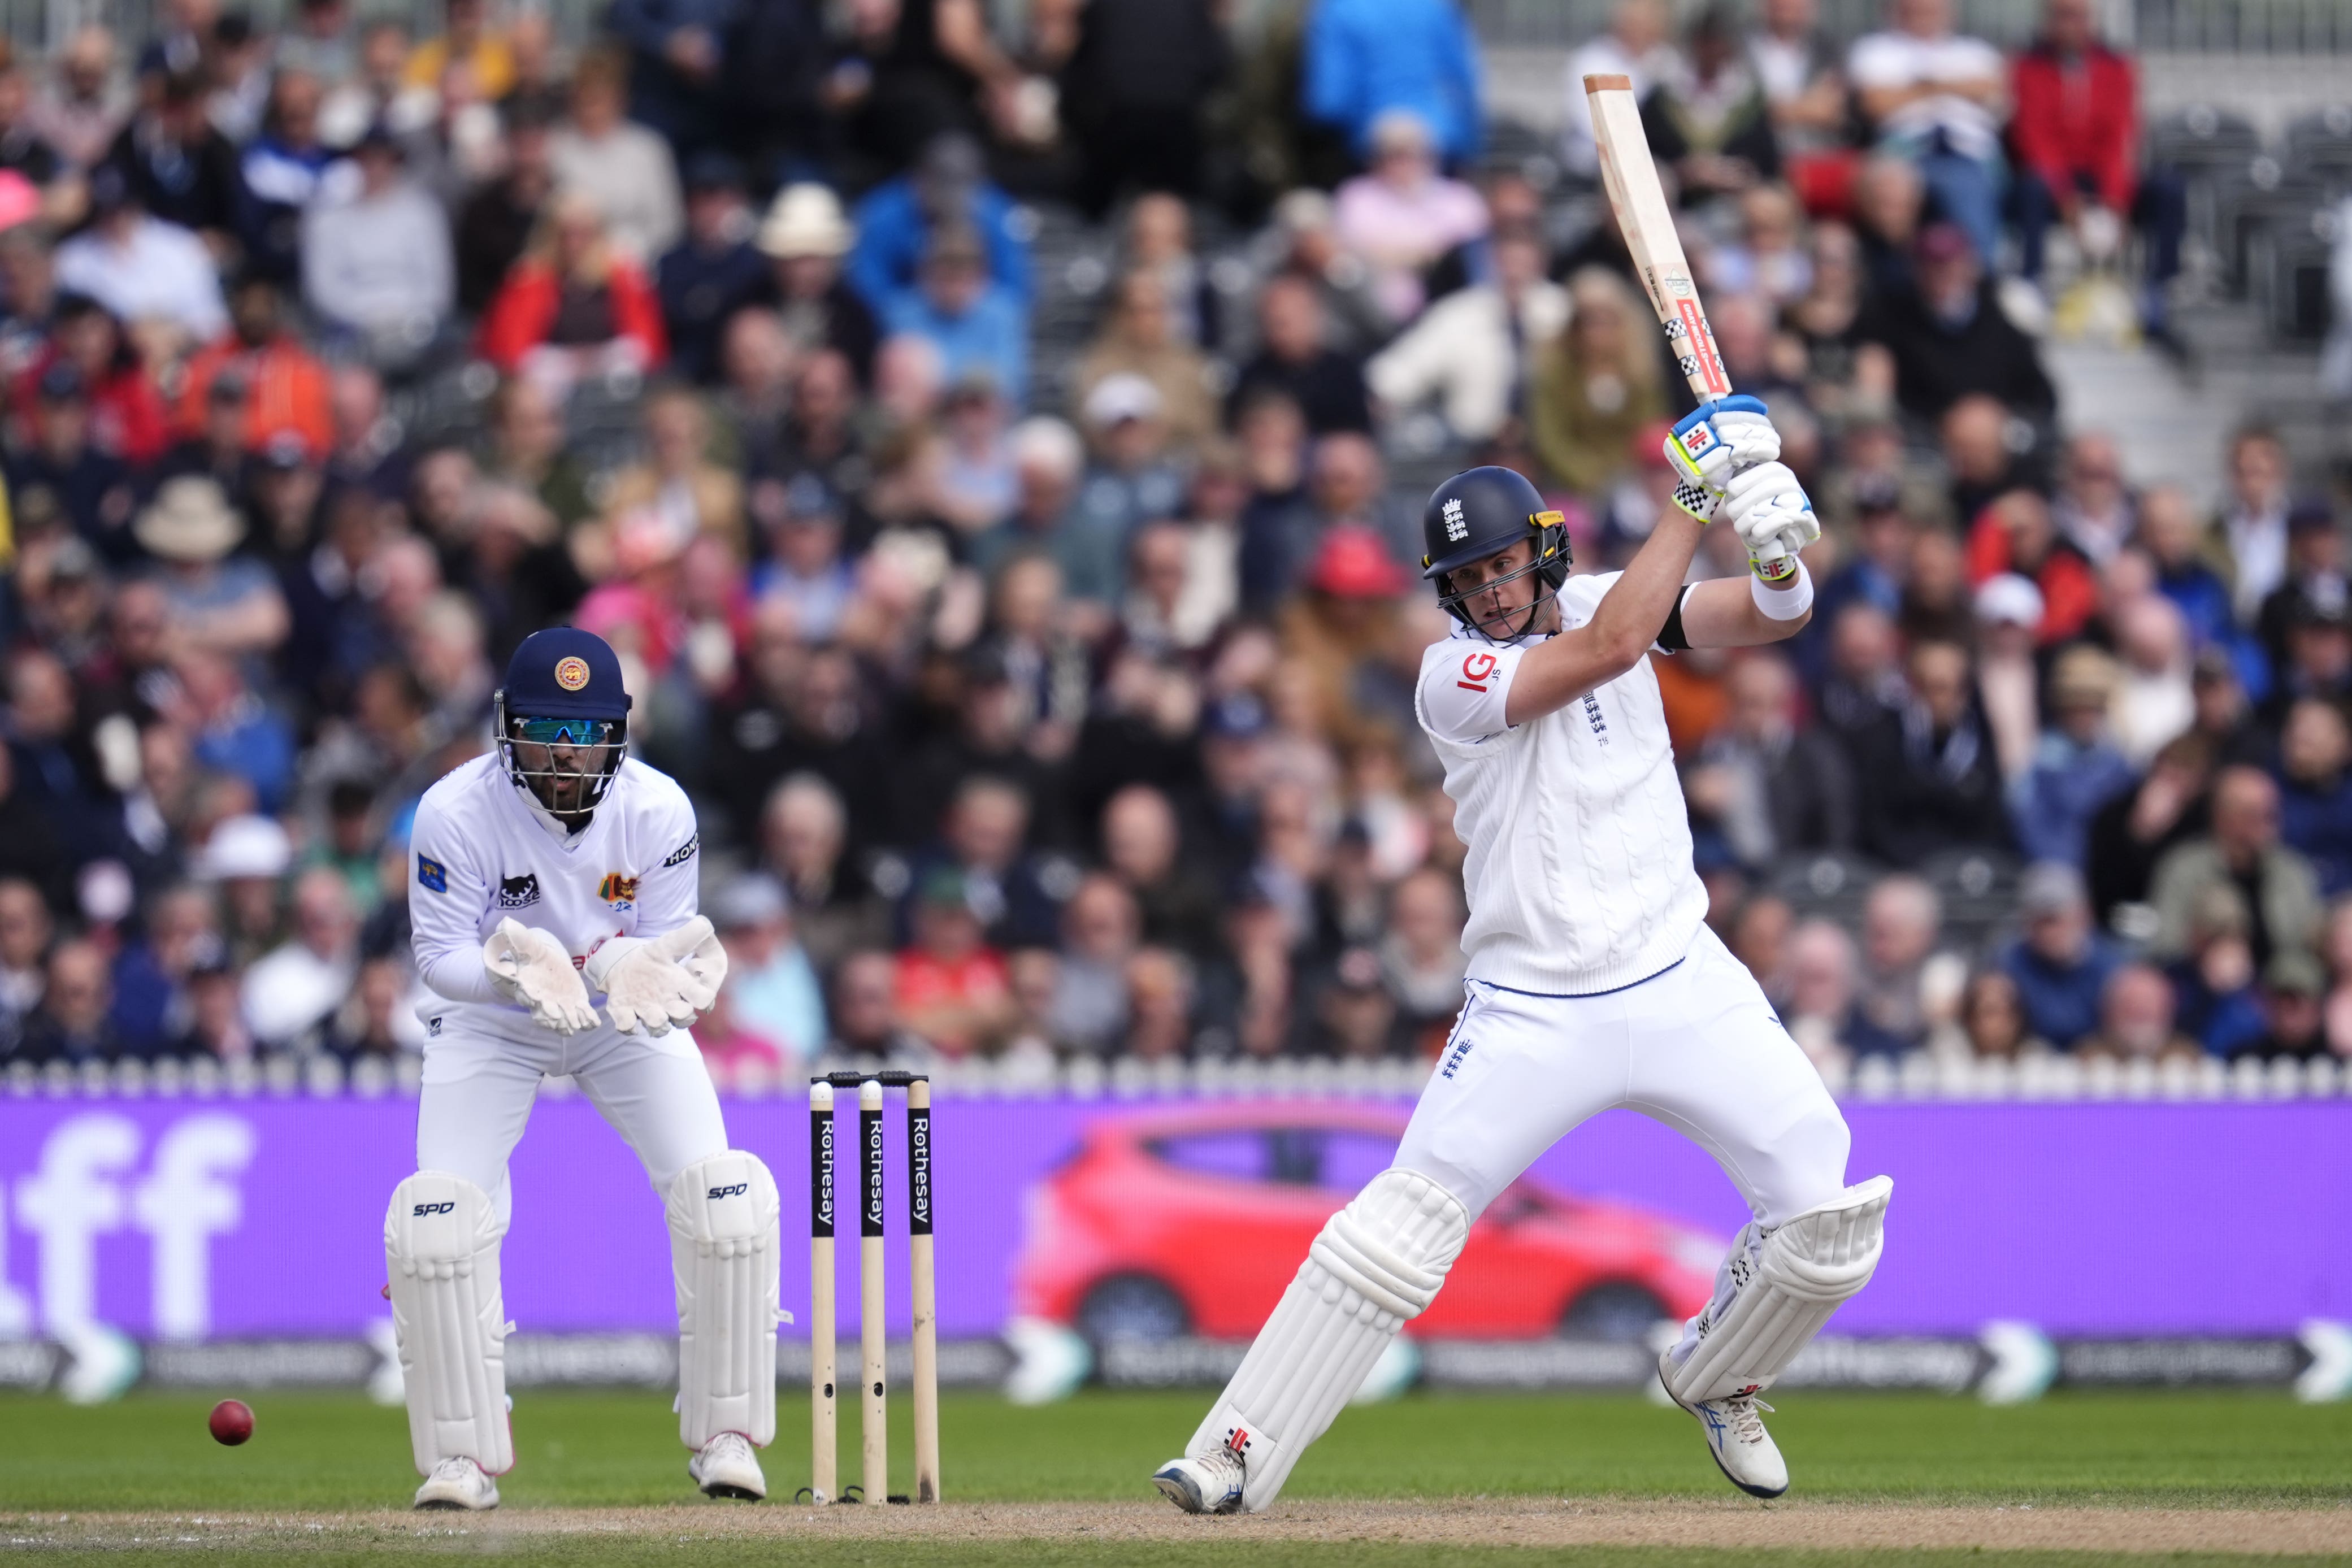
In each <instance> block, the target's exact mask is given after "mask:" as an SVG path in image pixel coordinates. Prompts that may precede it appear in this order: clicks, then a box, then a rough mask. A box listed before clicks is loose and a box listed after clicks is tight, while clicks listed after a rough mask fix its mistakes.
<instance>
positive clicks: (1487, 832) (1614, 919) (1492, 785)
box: [1413, 572, 1706, 996]
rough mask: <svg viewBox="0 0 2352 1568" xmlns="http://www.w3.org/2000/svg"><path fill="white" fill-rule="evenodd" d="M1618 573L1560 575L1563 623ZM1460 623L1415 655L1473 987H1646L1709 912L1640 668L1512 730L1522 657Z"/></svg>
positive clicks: (1556, 990)
mask: <svg viewBox="0 0 2352 1568" xmlns="http://www.w3.org/2000/svg"><path fill="white" fill-rule="evenodd" d="M1618 576H1619V574H1618V573H1616V572H1604V573H1601V574H1600V575H1598V576H1592V577H1571V578H1570V579H1569V580H1568V581H1567V583H1566V584H1565V585H1563V586H1562V587H1561V589H1560V591H1559V610H1560V623H1561V625H1562V626H1563V627H1576V626H1581V625H1583V624H1584V623H1585V622H1588V621H1590V620H1591V619H1592V613H1593V611H1594V610H1595V609H1596V608H1598V607H1599V605H1600V603H1601V596H1602V595H1603V594H1605V593H1607V592H1608V591H1609V588H1610V586H1611V585H1612V583H1614V582H1615V581H1616V580H1617V578H1618ZM1542 641H1543V640H1542V639H1540V638H1538V639H1530V640H1528V641H1527V642H1524V643H1514V644H1498V643H1492V642H1489V641H1488V640H1487V639H1486V637H1484V636H1482V635H1480V634H1479V633H1477V632H1473V631H1471V630H1470V629H1469V628H1468V627H1466V626H1465V627H1462V628H1460V629H1458V630H1456V631H1455V632H1454V635H1452V636H1451V637H1448V638H1447V639H1446V640H1445V641H1444V642H1442V643H1434V644H1433V645H1432V646H1431V647H1430V648H1429V649H1428V651H1427V652H1425V653H1423V654H1422V657H1421V679H1420V682H1419V685H1418V686H1417V687H1416V689H1415V691H1414V695H1413V707H1414V711H1415V712H1416V713H1418V714H1419V716H1420V717H1421V725H1422V727H1423V729H1425V730H1427V731H1428V732H1429V737H1430V739H1431V741H1432V742H1433V744H1434V745H1435V747H1436V748H1437V755H1438V757H1439V758H1440V759H1441V760H1443V761H1444V764H1445V792H1446V793H1447V794H1448V795H1450V796H1452V797H1453V798H1454V831H1455V832H1456V833H1458V834H1459V835H1460V836H1461V839H1462V841H1463V842H1464V843H1465V844H1466V845H1467V846H1469V857H1468V858H1467V860H1465V862H1464V863H1463V867H1462V884H1463V892H1464V894H1465V895H1466V896H1467V898H1468V900H1469V904H1470V922H1469V925H1467V926H1465V928H1464V930H1463V933H1462V947H1463V951H1465V953H1467V954H1468V955H1469V956H1470V967H1469V977H1470V978H1472V979H1474V980H1485V981H1487V982H1489V983H1491V984H1494V985H1497V986H1507V987H1509V988H1513V989H1515V990H1523V991H1535V992H1538V993H1542V994H1545V995H1550V996H1585V995H1591V994H1592V993H1594V992H1598V991H1608V990H1614V989H1616V988H1619V987H1621V986H1629V985H1632V984H1633V982H1635V981H1637V980H1645V979H1647V978H1649V977H1651V976H1653V975H1655V974H1657V973H1659V972H1660V971H1662V970H1664V969H1667V968H1670V967H1673V966H1674V965H1675V963H1677V962H1678V961H1680V960H1681V958H1682V956H1683V955H1684V954H1685V953H1686V952H1688V951H1689V949H1690V945H1691V940H1692V938H1694V937H1695V936H1697V935H1698V928H1699V925H1700V923H1701V922H1702V921H1703V920H1704V919H1705V918H1706V887H1705V886H1704V885H1703V884H1702V883H1700V882H1699V879H1698V873H1696V871H1694V870H1693V869H1692V866H1691V837H1690V819H1689V814H1688V811H1687V810H1686V809H1685V806H1684V804H1683V791H1682V785H1681V783H1680V781H1679V780H1677V779H1676V778H1675V758H1674V747H1673V746H1672V745H1671V744H1670V743H1669V742H1668V740H1667V737H1666V713H1665V706H1664V703H1662V702H1661V701H1660V700H1659V697H1658V678H1657V676H1656V675H1655V674H1652V673H1651V670H1650V662H1649V661H1648V660H1647V659H1643V660H1642V661H1641V662H1640V663H1638V664H1635V665H1634V666H1633V668H1632V669H1631V670H1628V671H1627V672H1626V673H1625V674H1622V675H1620V676H1618V677H1617V678H1616V679H1615V680H1613V681H1611V682H1609V683H1607V684H1606V685H1601V686H1599V687H1596V688H1595V689H1594V690H1593V691H1591V692H1590V693H1588V694H1586V695H1584V696H1582V697H1580V698H1579V699H1578V700H1576V701H1574V702H1571V703H1570V704H1568V705H1567V706H1564V707H1562V708H1559V710H1557V711H1556V712H1553V713H1549V714H1546V715H1544V716H1542V717H1541V718H1538V719H1533V720H1530V721H1528V723H1526V724H1522V725H1519V726H1518V727H1516V728H1514V727H1511V726H1509V725H1507V724H1505V723H1504V722H1503V705H1504V702H1505V700H1506V698H1507V696H1508V695H1509V692H1510V689H1511V681H1512V679H1513V678H1514V677H1515V676H1516V675H1517V672H1518V666H1519V661H1520V660H1521V659H1523V658H1524V657H1526V655H1527V653H1528V649H1530V648H1533V647H1535V646H1538V644H1539V643H1541V642H1542Z"/></svg>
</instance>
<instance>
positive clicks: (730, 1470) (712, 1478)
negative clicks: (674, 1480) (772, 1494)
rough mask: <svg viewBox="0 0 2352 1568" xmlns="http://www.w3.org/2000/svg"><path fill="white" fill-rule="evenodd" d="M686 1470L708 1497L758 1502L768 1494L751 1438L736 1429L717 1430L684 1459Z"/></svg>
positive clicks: (766, 1484)
mask: <svg viewBox="0 0 2352 1568" xmlns="http://www.w3.org/2000/svg"><path fill="white" fill-rule="evenodd" d="M686 1473H687V1474H688V1475H689V1476H692V1477H693V1478H694V1484H695V1485H696V1486H698V1487H700V1488H701V1489H702V1490H703V1492H704V1493H705V1495H707V1496H709V1497H740V1498H742V1499H743V1500H746V1501H749V1502H758V1501H759V1500H761V1498H763V1497H766V1496H767V1495H768V1478H767V1477H766V1476H765V1475H763V1474H761V1470H760V1459H759V1456H758V1455H756V1454H754V1453H752V1452H751V1439H750V1438H749V1437H745V1436H743V1434H742V1433H740V1432H721V1433H719V1436H717V1437H713V1438H711V1439H710V1441H709V1442H708V1443H705V1444H703V1445H702V1451H701V1452H700V1453H698V1454H697V1455H695V1456H694V1458H690V1459H688V1460H687V1461H686Z"/></svg>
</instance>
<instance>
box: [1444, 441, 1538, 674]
mask: <svg viewBox="0 0 2352 1568" xmlns="http://www.w3.org/2000/svg"><path fill="white" fill-rule="evenodd" d="M1421 537H1422V544H1423V549H1424V550H1425V551H1426V552H1427V553H1425V554H1424V555H1423V556H1422V558H1421V575H1422V578H1423V580H1425V581H1430V582H1434V583H1435V584H1436V585H1437V602H1438V603H1439V604H1440V605H1442V606H1444V610H1445V612H1446V613H1447V614H1449V615H1451V616H1453V617H1454V619H1455V620H1456V621H1459V622H1462V623H1463V624H1464V625H1465V626H1467V627H1469V628H1471V629H1472V630H1473V631H1475V632H1481V633H1484V632H1486V627H1485V626H1483V625H1481V624H1479V622H1478V621H1477V619H1476V618H1475V617H1474V616H1473V615H1472V614H1471V613H1470V608H1469V606H1468V604H1467V603H1465V601H1466V600H1467V599H1468V598H1469V597H1470V595H1469V594H1467V593H1464V592H1460V591H1456V590H1455V588H1454V583H1453V580H1452V578H1451V576H1450V575H1449V574H1450V573H1452V572H1453V571H1454V569H1455V568H1457V567H1465V566H1468V565H1469V564H1470V563H1471V562H1472V561H1474V560H1484V559H1486V558H1487V557H1489V556H1492V555H1496V554H1497V553H1499V552H1501V551H1502V550H1505V549H1509V548H1510V547H1511V546H1512V545H1514V544H1517V543H1518V542H1519V541H1520V540H1521V539H1526V540H1527V541H1528V543H1529V544H1530V545H1532V546H1533V547H1534V548H1533V549H1532V550H1531V551H1530V552H1529V554H1528V564H1527V565H1525V566H1523V567H1521V568H1520V569H1519V570H1517V571H1515V572H1512V573H1511V574H1510V575H1509V576H1508V577H1506V578H1503V579H1501V581H1503V582H1510V581H1514V580H1517V579H1519V578H1522V577H1527V576H1530V575H1533V576H1535V577H1538V578H1540V579H1541V580H1542V582H1543V591H1539V592H1538V593H1537V594H1536V595H1535V597H1534V601H1533V603H1532V604H1530V605H1529V606H1528V607H1527V608H1528V609H1530V610H1532V609H1535V608H1538V607H1540V606H1541V605H1542V604H1543V602H1544V601H1546V600H1547V599H1550V598H1552V597H1554V596H1556V595H1557V594H1558V593H1559V585H1560V584H1561V583H1563V582H1566V581H1567V580H1568V572H1569V564H1570V560H1571V559H1573V558H1572V553H1571V551H1570V548H1569V541H1568V527H1567V522H1566V519H1565V518H1563V517H1561V515H1560V514H1559V513H1558V512H1556V511H1553V510H1552V509H1551V508H1550V507H1547V506H1545V505H1544V498H1543V497H1542V495H1541V494H1540V493H1539V492H1538V491H1537V489H1536V487H1535V486H1533V485H1532V484H1530V483H1528V478H1527V476H1525V475H1523V474H1519V473H1517V472H1516V471H1514V470H1512V469H1509V468H1497V467H1486V468H1469V469H1465V470H1464V471H1463V472H1461V473H1459V474H1456V475H1455V476H1454V477H1453V478H1451V479H1448V480H1447V481H1446V482H1445V483H1444V484H1443V485H1440V486H1438V487H1437V488H1436V489H1435V490H1434V491H1433V492H1431V494H1430V497H1429V505H1428V506H1427V507H1424V508H1423V511H1422V514H1421ZM1485 586H1486V587H1487V588H1493V587H1496V586H1497V584H1496V583H1491V582H1490V583H1487V584H1486V585H1485ZM1520 613H1522V612H1521V611H1517V610H1514V611H1511V612H1509V615H1517V614H1520ZM1504 619H1508V616H1506V617H1504ZM1528 624H1529V625H1533V624H1534V619H1533V617H1532V616H1530V617H1529V620H1528ZM1505 640H1506V641H1508V639H1505Z"/></svg>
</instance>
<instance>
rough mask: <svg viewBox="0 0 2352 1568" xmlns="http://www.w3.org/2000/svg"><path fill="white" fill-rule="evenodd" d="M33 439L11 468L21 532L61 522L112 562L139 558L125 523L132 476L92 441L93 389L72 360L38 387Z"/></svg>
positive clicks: (44, 375) (56, 366)
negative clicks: (47, 521) (43, 520)
mask: <svg viewBox="0 0 2352 1568" xmlns="http://www.w3.org/2000/svg"><path fill="white" fill-rule="evenodd" d="M33 389H34V391H33V397H32V399H31V402H32V408H31V414H32V418H31V420H30V421H29V422H28V423H30V426H31V434H32V440H31V441H30V442H29V443H27V444H26V449H25V450H23V451H21V452H19V453H17V454H16V456H15V457H14V458H13V459H12V460H11V461H10V462H9V464H8V465H7V475H8V492H9V497H10V499H11V500H12V502H13V503H14V505H15V508H16V518H17V527H18V528H20V529H21V530H25V531H27V532H29V531H32V529H33V526H34V524H35V523H36V521H37V519H38V518H39V517H42V516H44V515H46V516H50V517H58V518H59V519H61V520H62V521H64V522H65V523H66V524H68V525H69V526H70V527H71V528H72V529H73V530H74V532H75V533H76V534H78V535H79V536H80V537H81V538H83V539H85V540H87V541H89V543H90V544H91V545H93V546H95V547H96V548H97V549H100V550H103V551H104V552H105V553H106V555H107V556H108V558H109V559H112V560H114V561H116V562H118V563H120V562H124V561H128V560H130V559H132V558H133V557H135V556H136V555H137V554H138V553H139V552H138V549H137V548H136V547H135V546H134V545H133V543H132V541H131V537H130V530H129V528H127V527H125V525H126V524H128V523H129V522H130V520H131V508H132V505H133V497H132V488H131V471H130V469H129V468H128V467H127V466H126V465H124V464H123V463H122V461H121V459H120V458H118V457H116V456H114V455H111V454H110V453H107V452H103V451H100V449H99V448H98V446H97V445H96V444H95V443H94V442H93V440H92V438H91V437H92V430H91V424H92V410H91V407H90V399H89V385H88V383H87V382H85V381H84V379H83V377H82V372H81V370H80V367H79V366H78V365H76V364H75V363H74V362H73V361H71V360H67V359H59V360H57V361H53V362H52V363H51V364H50V365H49V366H48V368H47V370H44V371H41V372H40V373H39V375H38V376H37V377H35V378H34V380H33Z"/></svg>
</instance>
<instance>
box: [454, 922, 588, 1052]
mask: <svg viewBox="0 0 2352 1568" xmlns="http://www.w3.org/2000/svg"><path fill="white" fill-rule="evenodd" d="M482 967H484V968H486V969H488V970H489V972H490V984H491V985H492V986H493V987H494V988H497V990H498V993H499V995H500V996H502V997H504V998H506V999H507V1000H509V1001H510V1002H516V1003H520V1005H522V1006H524V1007H527V1008H529V1009H530V1021H531V1022H533V1023H535V1024H537V1025H539V1026H540V1028H541V1029H551V1030H555V1031H556V1032H557V1033H558V1034H578V1033H579V1032H580V1031H581V1030H583V1029H593V1028H595V1027H596V1009H594V1008H593V1007H591V1006H589V1005H588V988H587V987H585V986H584V985H583V984H581V981H580V971H579V970H577V969H575V968H573V967H572V955H571V954H569V953H567V952H565V951H564V950H563V944H562V943H561V942H558V941H557V940H556V939H555V938H554V937H553V936H550V935H549V934H548V933H547V932H544V931H541V930H540V929H538V928H537V927H536V926H531V925H521V924H520V923H519V922H517V921H516V920H515V919H514V918H513V917H512V916H511V915H509V917H508V918H506V919H504V920H501V921H499V928H498V929H497V930H496V931H493V932H491V933H490V936H489V940H488V941H487V942H484V943H483V944H482Z"/></svg>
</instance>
